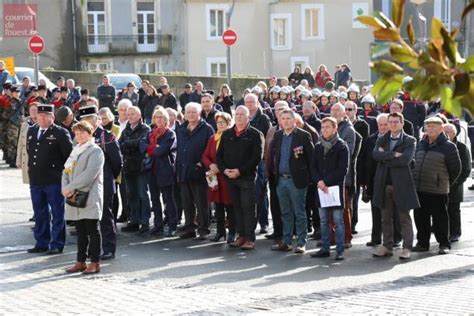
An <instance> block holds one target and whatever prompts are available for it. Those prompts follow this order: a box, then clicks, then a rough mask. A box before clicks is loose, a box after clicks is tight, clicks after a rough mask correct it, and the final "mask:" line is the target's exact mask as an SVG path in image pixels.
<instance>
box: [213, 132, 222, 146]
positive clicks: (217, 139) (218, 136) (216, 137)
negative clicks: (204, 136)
mask: <svg viewBox="0 0 474 316" xmlns="http://www.w3.org/2000/svg"><path fill="white" fill-rule="evenodd" d="M221 137H222V132H220V131H217V133H215V134H214V140H215V141H216V151H217V150H218V149H219V144H220V143H221Z"/></svg>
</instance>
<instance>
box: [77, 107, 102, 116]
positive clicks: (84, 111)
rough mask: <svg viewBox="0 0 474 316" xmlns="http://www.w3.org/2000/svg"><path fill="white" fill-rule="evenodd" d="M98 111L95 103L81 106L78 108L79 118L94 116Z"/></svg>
mask: <svg viewBox="0 0 474 316" xmlns="http://www.w3.org/2000/svg"><path fill="white" fill-rule="evenodd" d="M98 113H99V109H98V108H97V107H96V106H95V105H88V106H83V107H82V108H80V109H79V118H81V119H82V118H84V117H87V116H96V115H97V114H98Z"/></svg>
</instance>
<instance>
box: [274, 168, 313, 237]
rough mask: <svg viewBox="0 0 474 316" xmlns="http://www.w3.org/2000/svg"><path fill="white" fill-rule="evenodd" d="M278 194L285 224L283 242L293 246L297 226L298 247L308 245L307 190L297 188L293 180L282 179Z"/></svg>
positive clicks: (279, 182) (279, 180)
mask: <svg viewBox="0 0 474 316" xmlns="http://www.w3.org/2000/svg"><path fill="white" fill-rule="evenodd" d="M277 193H278V200H279V201H280V208H281V219H282V222H283V242H284V243H285V244H287V245H291V244H292V239H293V231H294V226H296V235H297V236H298V237H297V244H298V246H304V245H306V238H307V235H308V224H307V222H308V219H307V217H306V209H305V204H306V188H302V189H299V188H297V187H296V186H295V184H294V182H293V179H285V178H282V177H280V178H279V179H278V185H277ZM295 224H296V225H295Z"/></svg>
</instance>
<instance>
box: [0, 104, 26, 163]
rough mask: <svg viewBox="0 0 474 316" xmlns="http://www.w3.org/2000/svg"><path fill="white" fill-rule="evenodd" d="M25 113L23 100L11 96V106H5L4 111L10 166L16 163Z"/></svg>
mask: <svg viewBox="0 0 474 316" xmlns="http://www.w3.org/2000/svg"><path fill="white" fill-rule="evenodd" d="M23 113H24V108H23V104H22V102H21V101H20V100H19V99H15V98H11V102H10V107H8V108H5V111H4V117H5V118H6V150H7V156H8V158H10V166H14V165H15V158H16V150H17V145H18V135H19V134H20V127H21V124H22V123H23V120H24V116H23Z"/></svg>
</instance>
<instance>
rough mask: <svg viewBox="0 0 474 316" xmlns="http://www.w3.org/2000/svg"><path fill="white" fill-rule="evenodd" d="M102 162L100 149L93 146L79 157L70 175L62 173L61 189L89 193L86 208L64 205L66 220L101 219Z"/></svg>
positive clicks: (103, 159) (102, 197) (102, 154)
mask: <svg viewBox="0 0 474 316" xmlns="http://www.w3.org/2000/svg"><path fill="white" fill-rule="evenodd" d="M104 161H105V158H104V153H103V152H102V149H100V147H99V146H97V145H95V144H94V145H93V146H91V147H89V148H87V149H86V150H85V151H84V152H83V153H82V154H80V155H79V157H78V158H77V164H76V166H75V167H74V169H73V172H72V174H66V173H65V172H64V171H63V177H62V188H63V189H64V188H67V189H68V190H70V191H75V190H79V191H87V192H89V197H88V199H87V203H86V207H84V208H77V207H73V206H70V205H68V204H66V212H65V214H64V218H65V219H66V220H71V221H78V220H81V219H98V220H100V219H101V218H102V207H103V206H102V204H103V200H104V193H103V182H104V176H103V169H104Z"/></svg>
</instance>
